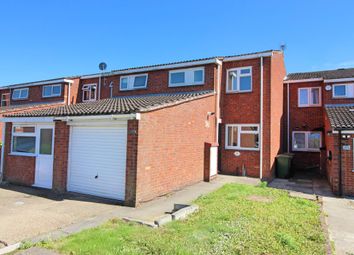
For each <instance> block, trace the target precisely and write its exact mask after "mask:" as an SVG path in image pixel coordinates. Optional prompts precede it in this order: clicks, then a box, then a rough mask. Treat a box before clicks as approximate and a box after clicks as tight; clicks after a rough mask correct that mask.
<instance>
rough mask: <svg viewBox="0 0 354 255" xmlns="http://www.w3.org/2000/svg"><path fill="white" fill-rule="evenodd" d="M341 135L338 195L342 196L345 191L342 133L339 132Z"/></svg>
mask: <svg viewBox="0 0 354 255" xmlns="http://www.w3.org/2000/svg"><path fill="white" fill-rule="evenodd" d="M338 135H339V162H338V163H339V187H338V195H339V196H342V194H343V189H342V131H341V130H339V131H338Z"/></svg>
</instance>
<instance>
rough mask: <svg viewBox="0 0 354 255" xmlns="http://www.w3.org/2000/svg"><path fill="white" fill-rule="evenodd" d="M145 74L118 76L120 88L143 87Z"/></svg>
mask: <svg viewBox="0 0 354 255" xmlns="http://www.w3.org/2000/svg"><path fill="white" fill-rule="evenodd" d="M147 80H148V75H147V74H138V75H130V76H123V77H120V90H134V89H144V88H146V87H147Z"/></svg>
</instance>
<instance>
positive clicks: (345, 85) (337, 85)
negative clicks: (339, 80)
mask: <svg viewBox="0 0 354 255" xmlns="http://www.w3.org/2000/svg"><path fill="white" fill-rule="evenodd" d="M339 86H344V88H345V95H344V96H336V95H335V93H334V88H335V87H339ZM348 86H354V83H346V84H333V85H332V97H333V98H334V99H341V98H354V95H353V96H348Z"/></svg>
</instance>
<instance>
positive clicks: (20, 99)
mask: <svg viewBox="0 0 354 255" xmlns="http://www.w3.org/2000/svg"><path fill="white" fill-rule="evenodd" d="M11 100H12V101H26V100H28V97H27V98H17V99H14V98H11Z"/></svg>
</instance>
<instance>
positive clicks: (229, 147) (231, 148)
mask: <svg viewBox="0 0 354 255" xmlns="http://www.w3.org/2000/svg"><path fill="white" fill-rule="evenodd" d="M229 127H232V128H234V127H237V146H230V145H228V140H229V139H228V137H229ZM242 127H257V131H251V130H248V131H241V129H242ZM241 134H256V135H257V134H258V148H247V147H241ZM259 140H260V130H259V124H226V125H225V149H227V150H247V151H259V150H260V148H259V145H260V142H259Z"/></svg>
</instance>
